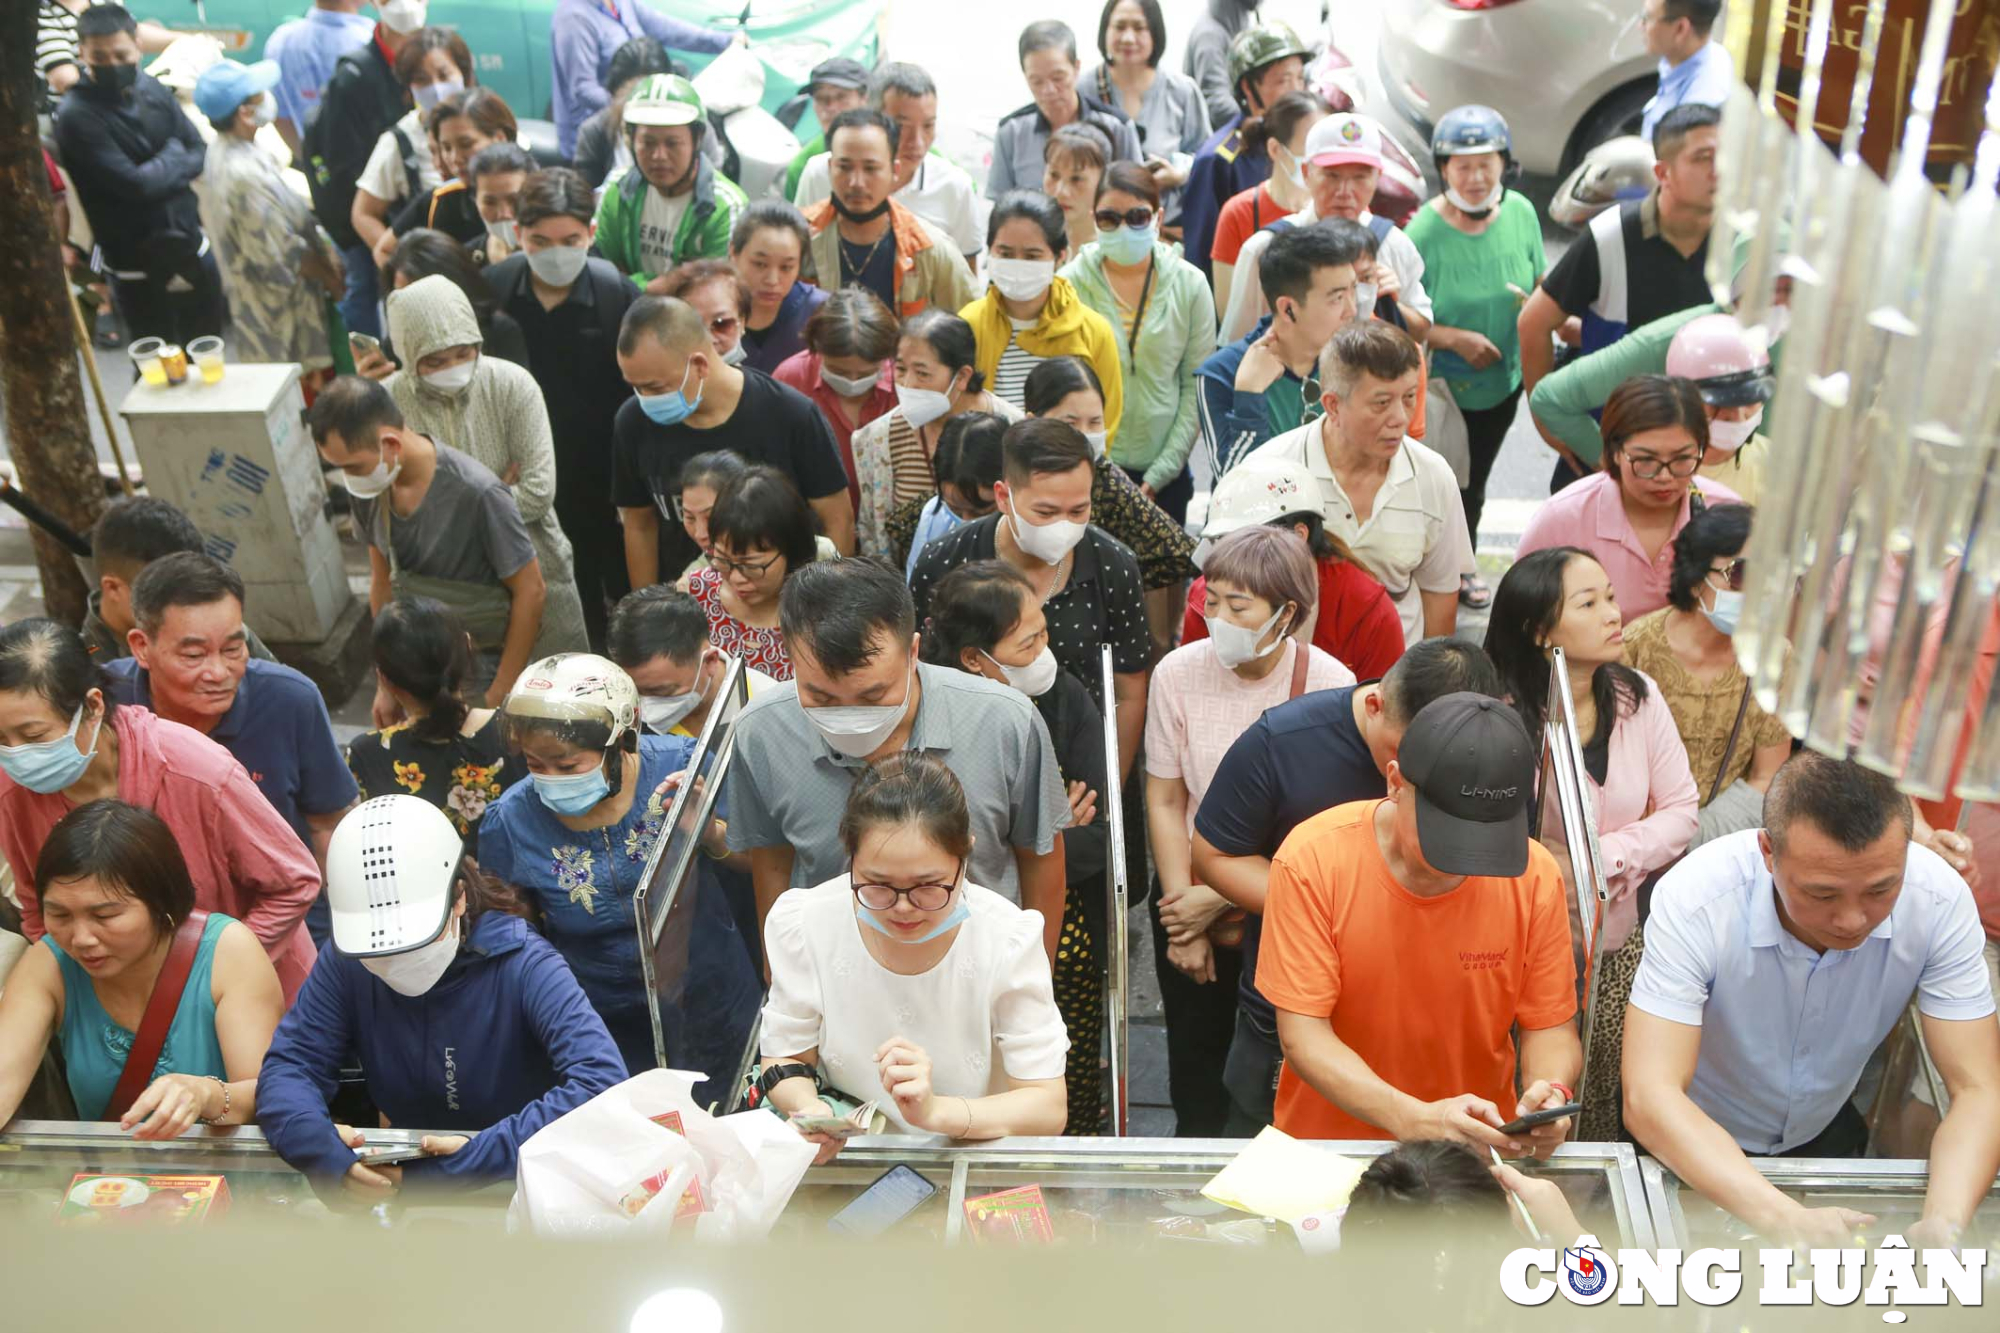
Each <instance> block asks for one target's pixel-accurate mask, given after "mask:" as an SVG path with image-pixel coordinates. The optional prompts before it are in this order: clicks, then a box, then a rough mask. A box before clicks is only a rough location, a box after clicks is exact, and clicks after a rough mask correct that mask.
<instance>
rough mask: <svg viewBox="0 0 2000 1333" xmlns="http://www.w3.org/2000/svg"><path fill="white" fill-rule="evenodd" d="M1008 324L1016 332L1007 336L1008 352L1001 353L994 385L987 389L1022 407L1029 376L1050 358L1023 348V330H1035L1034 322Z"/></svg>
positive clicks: (1016, 320)
mask: <svg viewBox="0 0 2000 1333" xmlns="http://www.w3.org/2000/svg"><path fill="white" fill-rule="evenodd" d="M1008 322H1009V323H1011V324H1012V325H1013V326H1014V332H1012V333H1010V334H1008V335H1007V347H1006V350H1005V351H1003V352H1001V353H1000V364H999V366H998V367H996V368H995V370H994V372H993V383H991V384H990V385H988V386H987V388H988V389H990V390H991V391H992V393H993V396H994V397H995V398H999V399H1003V400H1005V401H1006V402H1009V403H1012V404H1013V405H1014V406H1016V407H1022V406H1023V404H1022V401H1021V400H1022V399H1023V398H1024V397H1025V396H1026V389H1027V384H1028V376H1029V374H1030V373H1032V372H1033V370H1034V369H1035V367H1036V366H1039V365H1040V364H1042V362H1044V361H1046V360H1048V359H1049V358H1047V357H1045V356H1036V355H1035V354H1034V353H1033V352H1030V351H1028V350H1026V349H1025V348H1023V347H1022V346H1021V342H1020V333H1021V330H1022V329H1032V328H1034V327H1035V321H1034V320H1032V319H1009V321H1008ZM1023 410H1025V408H1024V409H1023Z"/></svg>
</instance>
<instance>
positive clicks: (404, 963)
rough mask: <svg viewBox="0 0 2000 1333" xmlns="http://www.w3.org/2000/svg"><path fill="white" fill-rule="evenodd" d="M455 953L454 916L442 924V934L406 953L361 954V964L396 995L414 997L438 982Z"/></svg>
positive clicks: (456, 951) (456, 947)
mask: <svg viewBox="0 0 2000 1333" xmlns="http://www.w3.org/2000/svg"><path fill="white" fill-rule="evenodd" d="M456 957H458V922H457V921H456V920H454V921H453V922H452V923H451V924H450V925H449V926H447V927H445V932H444V934H442V935H440V936H438V937H437V938H436V939H434V940H432V941H431V942H430V943H429V944H425V945H421V946H419V947H417V948H415V949H412V950H410V951H409V952H408V953H394V954H390V955H389V956H388V957H387V958H363V959H361V960H360V962H361V966H363V967H365V968H367V969H368V970H369V971H370V972H372V973H374V974H375V976H376V977H377V978H379V979H380V980H381V982H382V984H383V985H384V986H387V987H388V988H389V989H390V990H392V991H394V992H396V994H398V995H407V996H409V997H410V998H411V999H415V998H416V997H417V996H419V995H423V994H426V993H427V992H428V991H429V990H430V988H431V987H433V986H435V985H437V984H438V978H439V977H441V976H443V975H444V971H445V969H446V968H448V967H450V966H451V960H452V959H454V958H456Z"/></svg>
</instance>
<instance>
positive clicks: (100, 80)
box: [89, 65, 139, 97]
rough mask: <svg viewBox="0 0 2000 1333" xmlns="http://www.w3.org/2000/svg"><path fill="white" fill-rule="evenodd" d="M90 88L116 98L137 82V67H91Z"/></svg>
mask: <svg viewBox="0 0 2000 1333" xmlns="http://www.w3.org/2000/svg"><path fill="white" fill-rule="evenodd" d="M89 69H90V86H91V87H93V88H96V89H98V90H100V91H102V92H104V93H106V94H108V95H110V96H112V97H117V96H118V95H120V94H121V93H123V92H125V91H126V90H127V89H128V88H130V87H131V86H132V85H133V84H135V83H137V82H138V81H139V67H138V66H137V65H91V66H89Z"/></svg>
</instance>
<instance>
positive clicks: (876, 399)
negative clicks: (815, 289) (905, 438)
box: [771, 350, 896, 679]
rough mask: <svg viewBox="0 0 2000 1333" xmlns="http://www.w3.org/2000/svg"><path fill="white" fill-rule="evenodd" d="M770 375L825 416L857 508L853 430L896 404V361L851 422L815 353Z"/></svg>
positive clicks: (798, 356) (796, 357) (794, 358)
mask: <svg viewBox="0 0 2000 1333" xmlns="http://www.w3.org/2000/svg"><path fill="white" fill-rule="evenodd" d="M771 378H772V379H774V380H776V381H778V383H780V384H789V385H791V386H792V387H793V388H794V389H797V390H798V391H799V392H800V393H802V394H804V395H805V396H806V397H808V398H810V399H812V403H813V406H814V407H817V408H818V409H819V414H820V415H821V416H823V417H825V418H826V424H827V427H828V429H830V430H831V431H832V432H833V442H834V443H835V444H837V445H839V446H840V464H841V466H842V467H844V468H846V469H847V498H848V499H850V500H852V501H854V508H855V509H856V511H859V510H860V508H861V487H860V483H859V482H858V481H857V480H856V474H855V470H854V432H855V431H857V430H860V429H861V428H862V427H863V426H865V425H867V424H868V423H869V422H871V421H873V420H874V419H875V418H876V417H880V416H887V415H888V413H889V410H890V409H891V408H893V407H895V406H896V363H895V362H893V361H884V362H883V363H882V373H881V378H879V379H877V380H876V381H875V391H874V392H873V393H871V394H869V395H868V397H867V398H866V399H864V400H863V401H862V404H861V420H859V421H856V422H852V423H850V422H849V421H848V419H847V413H846V412H844V411H842V410H841V406H840V395H839V394H837V393H835V392H834V391H833V390H831V389H829V388H827V387H826V385H825V384H823V383H821V382H820V378H819V353H818V352H814V351H811V350H807V351H804V352H795V353H793V354H792V355H791V356H788V357H786V358H785V359H784V360H783V361H780V362H779V363H778V368H777V369H776V370H774V371H772V372H771ZM787 679H789V677H787Z"/></svg>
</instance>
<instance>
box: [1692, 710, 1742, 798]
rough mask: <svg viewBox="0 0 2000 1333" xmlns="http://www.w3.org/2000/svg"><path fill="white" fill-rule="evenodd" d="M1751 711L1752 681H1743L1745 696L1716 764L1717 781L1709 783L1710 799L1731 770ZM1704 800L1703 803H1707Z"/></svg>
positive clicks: (1719, 789) (1714, 795)
mask: <svg viewBox="0 0 2000 1333" xmlns="http://www.w3.org/2000/svg"><path fill="white" fill-rule="evenodd" d="M1749 711H1750V682H1749V681H1747V680H1746V681H1744V682H1743V698H1742V699H1741V700H1739V701H1738V702H1737V704H1736V722H1735V725H1733V726H1731V727H1730V728H1729V741H1728V743H1727V744H1725V745H1724V746H1723V747H1722V762H1721V763H1720V764H1718V765H1717V766H1716V769H1715V781H1713V782H1711V783H1709V784H1708V800H1710V801H1712V800H1714V799H1715V798H1716V795H1717V794H1718V793H1720V792H1721V790H1722V775H1723V774H1724V773H1727V772H1728V771H1729V761H1730V760H1731V759H1732V758H1734V757H1735V755H1736V742H1737V741H1738V740H1740V739H1742V736H1743V717H1744V714H1746V713H1748V712H1749ZM1707 803H1708V802H1707V801H1704V802H1703V803H1702V804H1704V805H1706V804H1707Z"/></svg>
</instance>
